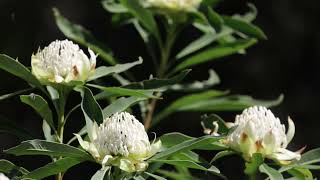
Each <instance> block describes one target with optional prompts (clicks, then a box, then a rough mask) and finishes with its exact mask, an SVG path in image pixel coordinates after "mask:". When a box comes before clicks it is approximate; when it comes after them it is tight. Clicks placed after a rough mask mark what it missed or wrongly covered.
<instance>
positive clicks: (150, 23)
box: [120, 0, 161, 41]
mask: <svg viewBox="0 0 320 180" xmlns="http://www.w3.org/2000/svg"><path fill="white" fill-rule="evenodd" d="M120 2H121V4H122V5H123V6H125V7H126V8H127V9H128V11H129V12H130V13H131V14H132V15H133V16H135V17H136V18H137V19H138V20H139V21H140V22H141V24H142V25H143V26H144V27H145V28H146V29H147V30H148V31H149V32H150V33H152V34H153V35H154V36H155V38H156V39H158V40H159V41H160V39H161V38H160V33H159V30H158V26H157V23H156V21H155V20H154V18H153V16H152V13H151V12H150V11H149V10H148V9H146V8H144V7H142V6H141V5H140V2H139V1H138V0H120Z"/></svg>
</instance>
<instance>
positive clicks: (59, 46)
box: [31, 40, 97, 85]
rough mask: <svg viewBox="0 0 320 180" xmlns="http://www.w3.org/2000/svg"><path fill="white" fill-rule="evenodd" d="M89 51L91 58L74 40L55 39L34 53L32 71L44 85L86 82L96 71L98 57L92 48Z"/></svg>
mask: <svg viewBox="0 0 320 180" xmlns="http://www.w3.org/2000/svg"><path fill="white" fill-rule="evenodd" d="M88 51H89V54H90V58H89V57H88V56H87V55H86V54H85V53H84V52H83V51H82V50H81V49H80V48H79V46H78V45H76V44H74V43H73V42H72V41H69V40H63V41H60V40H56V41H53V42H51V43H50V44H49V46H47V47H45V48H44V49H42V50H41V49H39V50H38V52H37V53H36V54H35V55H32V57H31V68H32V73H33V75H35V76H36V78H37V79H39V81H40V82H41V83H42V84H44V85H47V84H50V83H56V84H60V83H64V84H67V83H69V82H71V81H80V82H85V81H86V80H87V79H88V78H89V76H90V75H92V74H93V73H94V71H95V66H96V57H97V55H95V54H94V52H93V51H92V50H90V49H88Z"/></svg>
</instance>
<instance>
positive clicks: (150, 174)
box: [144, 172, 166, 180]
mask: <svg viewBox="0 0 320 180" xmlns="http://www.w3.org/2000/svg"><path fill="white" fill-rule="evenodd" d="M144 173H145V174H147V175H148V176H150V177H152V178H154V179H155V180H166V178H163V177H161V176H158V175H155V174H152V173H149V172H144Z"/></svg>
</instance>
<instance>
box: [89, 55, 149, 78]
mask: <svg viewBox="0 0 320 180" xmlns="http://www.w3.org/2000/svg"><path fill="white" fill-rule="evenodd" d="M142 62H143V60H142V58H139V60H138V61H135V62H132V63H125V64H117V65H114V66H100V67H98V68H97V69H96V71H95V73H94V75H93V76H91V77H90V78H89V79H88V81H92V80H95V79H98V78H101V77H104V76H108V75H111V74H114V73H121V72H124V71H126V70H128V69H130V68H132V67H134V66H136V65H138V64H142Z"/></svg>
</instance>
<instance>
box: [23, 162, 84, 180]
mask: <svg viewBox="0 0 320 180" xmlns="http://www.w3.org/2000/svg"><path fill="white" fill-rule="evenodd" d="M82 161H83V160H79V159H74V158H69V157H66V158H62V159H59V160H57V161H54V162H51V163H49V164H46V165H45V166H42V167H40V168H38V169H35V170H33V171H31V172H30V173H28V174H26V175H24V176H23V178H30V179H43V178H45V177H48V176H52V175H55V174H58V173H60V172H65V171H67V170H68V169H69V168H71V167H72V166H75V165H77V164H79V163H81V162H82Z"/></svg>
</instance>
